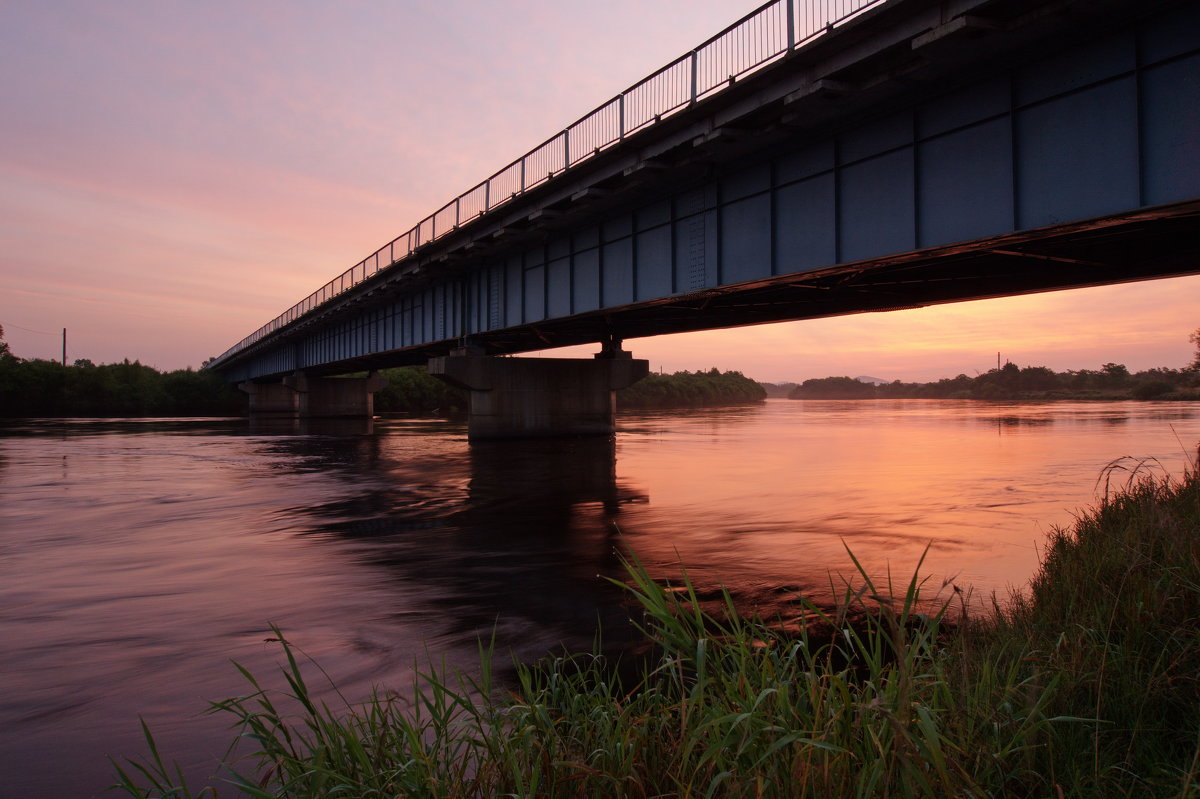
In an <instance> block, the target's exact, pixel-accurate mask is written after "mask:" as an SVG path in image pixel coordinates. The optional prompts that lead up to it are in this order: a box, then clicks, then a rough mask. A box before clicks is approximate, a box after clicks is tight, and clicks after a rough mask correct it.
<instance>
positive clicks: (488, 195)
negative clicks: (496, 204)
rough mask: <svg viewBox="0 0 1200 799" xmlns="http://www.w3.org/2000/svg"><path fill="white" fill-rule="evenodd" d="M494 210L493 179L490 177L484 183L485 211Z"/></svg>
mask: <svg viewBox="0 0 1200 799" xmlns="http://www.w3.org/2000/svg"><path fill="white" fill-rule="evenodd" d="M490 210H492V179H491V178H488V179H487V181H486V182H485V183H484V184H483V212H484V213H485V214H486V213H487V212H488V211H490Z"/></svg>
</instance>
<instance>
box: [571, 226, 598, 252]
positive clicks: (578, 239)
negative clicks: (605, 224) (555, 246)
mask: <svg viewBox="0 0 1200 799" xmlns="http://www.w3.org/2000/svg"><path fill="white" fill-rule="evenodd" d="M571 243H572V245H573V246H574V247H575V252H579V251H580V250H586V249H587V248H588V247H599V246H600V228H598V227H596V226H594V225H593V226H589V227H585V228H582V229H580V230H577V231H576V232H575V235H573V236H572V237H571Z"/></svg>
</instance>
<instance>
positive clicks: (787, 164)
mask: <svg viewBox="0 0 1200 799" xmlns="http://www.w3.org/2000/svg"><path fill="white" fill-rule="evenodd" d="M834 166H836V163H835V162H834V147H833V140H832V139H829V140H826V141H823V142H819V143H817V144H812V145H808V146H806V147H804V148H803V149H800V150H797V151H796V152H794V153H788V154H787V155H782V156H780V157H779V159H778V160H777V161H776V162H775V185H777V186H781V185H783V184H785V183H791V182H792V181H796V180H804V179H805V178H810V177H812V176H813V175H817V174H820V173H821V172H828V171H829V170H831V169H833V168H834Z"/></svg>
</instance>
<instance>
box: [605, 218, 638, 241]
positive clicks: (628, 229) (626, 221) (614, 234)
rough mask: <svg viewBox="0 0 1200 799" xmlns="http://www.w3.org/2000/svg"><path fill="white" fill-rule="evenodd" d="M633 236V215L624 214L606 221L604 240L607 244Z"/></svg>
mask: <svg viewBox="0 0 1200 799" xmlns="http://www.w3.org/2000/svg"><path fill="white" fill-rule="evenodd" d="M631 235H633V214H632V213H624V214H620V215H619V216H615V217H613V218H611V219H605V220H604V224H603V238H604V241H605V242H610V241H616V240H617V239H620V238H624V237H626V236H631Z"/></svg>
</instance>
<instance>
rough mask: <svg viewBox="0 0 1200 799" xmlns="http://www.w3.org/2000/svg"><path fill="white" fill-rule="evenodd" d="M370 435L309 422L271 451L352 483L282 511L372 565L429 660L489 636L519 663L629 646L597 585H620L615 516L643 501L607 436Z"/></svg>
mask: <svg viewBox="0 0 1200 799" xmlns="http://www.w3.org/2000/svg"><path fill="white" fill-rule="evenodd" d="M387 424H388V423H387V422H386V421H385V422H383V426H384V427H386V426H387ZM255 432H258V433H264V432H266V431H265V430H263V429H259V430H257V431H255ZM274 432H275V433H276V434H278V433H280V432H284V431H282V430H280V429H279V428H278V427H276V428H275V431H274ZM368 432H380V431H368V429H367V428H366V427H363V426H361V423H360V426H359V427H358V428H352V427H348V426H344V425H341V426H339V425H335V426H332V427H330V426H323V425H314V424H307V425H305V427H304V430H303V431H301V430H299V429H295V430H294V433H295V436H294V437H292V436H291V435H286V434H285V435H284V436H282V437H279V438H274V437H271V438H270V439H268V447H269V449H271V450H274V451H277V452H278V453H279V454H286V456H287V457H286V458H285V459H284V462H285V463H287V464H288V465H287V466H286V467H285V468H290V469H294V470H296V471H299V472H308V471H310V470H311V471H320V472H322V473H324V474H326V475H334V476H337V477H338V478H339V479H340V480H343V481H345V482H346V483H348V484H350V485H352V486H353V490H351V491H350V492H348V493H344V494H342V495H341V496H339V497H338V498H336V499H328V500H323V501H318V502H316V503H315V504H313V505H307V506H303V507H297V508H292V509H289V511H288V513H289V515H293V514H294V515H295V517H297V522H298V524H297V525H296V529H298V530H301V531H303V533H302V534H303V535H305V536H307V537H309V538H313V539H322V540H326V541H329V542H331V543H334V544H336V545H338V546H339V547H343V548H348V549H349V550H350V551H351V552H352V553H353V556H354V558H355V559H356V560H357V561H359V562H360V563H363V564H367V565H369V567H370V579H372V580H374V581H383V582H384V583H385V584H387V585H388V586H389V587H390V588H391V589H392V590H394V591H395V593H396V594H397V595H398V596H400V597H401V598H402V600H401V602H402V608H401V609H399V610H397V611H395V612H397V613H399V614H401V615H402V616H403V618H404V620H405V621H407V622H411V621H412V620H413V616H414V615H417V616H420V617H423V619H424V620H425V621H426V624H424V625H423V626H424V627H425V629H427V630H429V632H430V640H428V641H427V643H428V644H429V645H430V646H431V648H432V649H433V650H434V651H436V649H437V646H438V645H439V644H441V643H446V642H452V643H464V642H474V641H476V640H485V641H486V640H488V639H489V638H490V637H491V636H492V635H493V633H494V634H495V637H496V643H497V646H498V648H499V649H500V650H501V651H512V652H513V653H514V654H516V655H517V656H518V657H520V658H521V659H523V660H528V659H535V658H537V657H540V656H542V655H544V654H547V653H549V652H554V651H558V650H560V649H561V648H562V647H567V648H570V649H572V650H578V649H587V648H589V647H590V646H591V644H592V642H593V640H594V639H595V637H596V635H597V631H598V629H601V630H602V631H603V644H604V648H605V649H606V650H607V651H610V652H615V651H621V650H625V649H627V648H629V646H630V645H631V644H632V643H633V642H634V641H635V640H637V636H636V634H635V632H634V631H633V629H632V627H631V626H630V624H629V622H628V619H629V616H630V610H631V608H630V607H629V606H628V602H627V599H628V597H627V594H626V592H625V591H624V590H623V589H621V588H620V587H619V586H617V585H614V584H613V583H612V582H610V581H609V580H608V579H605V578H607V577H611V578H616V579H620V578H621V577H623V576H624V568H623V566H622V562H621V554H622V544H621V536H620V533H619V526H618V522H619V520H620V516H621V512H622V508H623V507H624V506H625V505H627V504H629V503H641V502H645V501H647V497H646V496H645V495H644V494H641V493H639V492H638V491H637V490H636V489H634V488H631V487H629V486H626V485H623V484H622V483H621V482H620V481H619V480H618V479H617V477H616V452H615V441H614V440H613V438H611V437H609V438H600V439H547V440H535V441H511V442H510V441H496V442H486V443H477V444H474V445H471V446H468V445H467V444H466V441H465V437H464V436H463V435H462V428H461V425H456V424H455V423H445V422H429V423H427V424H425V425H424V426H423V427H422V428H421V431H420V433H419V434H417V435H394V433H395V430H388V431H386V432H387V433H390V434H383V435H376V434H366V435H364V433H368ZM356 433H357V435H356ZM430 433H433V435H430ZM326 496H328V494H326ZM501 660H502V661H503V660H504V659H503V658H502V659H501Z"/></svg>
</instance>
